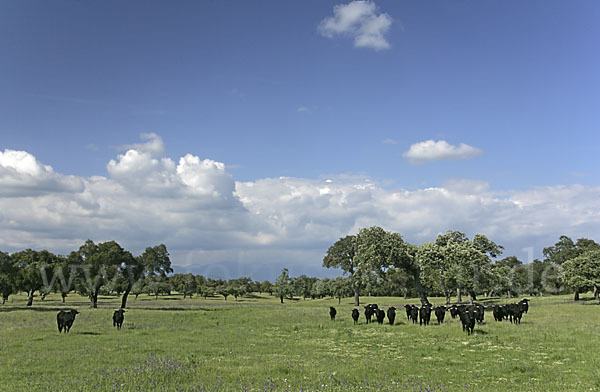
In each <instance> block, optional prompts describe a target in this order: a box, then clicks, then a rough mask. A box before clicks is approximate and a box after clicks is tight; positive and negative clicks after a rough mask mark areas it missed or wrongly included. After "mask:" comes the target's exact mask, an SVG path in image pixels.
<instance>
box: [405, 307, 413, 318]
mask: <svg viewBox="0 0 600 392" xmlns="http://www.w3.org/2000/svg"><path fill="white" fill-rule="evenodd" d="M404 309H406V319H407V320H410V313H411V311H412V306H411V305H404Z"/></svg>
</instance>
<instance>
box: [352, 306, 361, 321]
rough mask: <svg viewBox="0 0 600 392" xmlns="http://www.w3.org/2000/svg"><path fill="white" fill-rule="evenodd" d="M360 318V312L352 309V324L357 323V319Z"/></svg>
mask: <svg viewBox="0 0 600 392" xmlns="http://www.w3.org/2000/svg"><path fill="white" fill-rule="evenodd" d="M359 317H360V312H359V311H358V309H352V320H354V324H356V323H358V318H359Z"/></svg>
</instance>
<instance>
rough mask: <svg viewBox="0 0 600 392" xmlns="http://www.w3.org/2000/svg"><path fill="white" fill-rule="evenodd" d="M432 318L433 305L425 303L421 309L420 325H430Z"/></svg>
mask: <svg viewBox="0 0 600 392" xmlns="http://www.w3.org/2000/svg"><path fill="white" fill-rule="evenodd" d="M429 320H431V305H430V304H428V305H423V306H421V309H420V310H419V325H429Z"/></svg>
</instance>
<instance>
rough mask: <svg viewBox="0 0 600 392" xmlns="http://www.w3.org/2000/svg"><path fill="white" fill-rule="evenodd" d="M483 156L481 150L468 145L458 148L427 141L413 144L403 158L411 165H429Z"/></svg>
mask: <svg viewBox="0 0 600 392" xmlns="http://www.w3.org/2000/svg"><path fill="white" fill-rule="evenodd" d="M481 154H482V151H481V150H480V149H478V148H475V147H472V146H469V145H468V144H464V143H460V145H459V146H458V147H457V146H453V145H452V144H449V143H448V142H446V141H445V140H439V141H434V140H426V141H424V142H420V143H415V144H413V145H412V146H410V149H409V150H408V151H406V152H405V153H403V154H402V156H403V157H405V158H407V159H408V160H409V162H411V163H427V162H434V161H440V160H459V159H471V158H474V157H476V156H478V155H481Z"/></svg>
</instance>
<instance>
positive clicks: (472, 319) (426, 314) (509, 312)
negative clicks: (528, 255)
mask: <svg viewBox="0 0 600 392" xmlns="http://www.w3.org/2000/svg"><path fill="white" fill-rule="evenodd" d="M364 308H365V311H364V314H365V319H366V321H367V324H369V323H371V322H372V319H373V317H375V320H377V323H378V324H383V323H384V321H385V317H386V316H387V319H388V323H389V324H390V325H394V322H395V320H396V308H395V307H393V306H390V307H388V309H387V313H386V312H385V311H384V310H383V309H379V306H378V305H377V304H369V305H366V306H365V307H364ZM404 309H405V310H406V318H407V319H408V320H409V321H412V322H413V324H416V323H417V322H418V323H419V325H425V326H427V325H429V321H430V320H431V313H432V311H433V314H434V315H435V318H436V319H437V322H438V324H441V323H443V322H444V318H445V317H446V312H447V311H449V312H450V316H451V317H452V318H453V319H454V318H456V317H458V318H459V319H460V322H461V324H462V329H463V331H466V332H467V333H468V334H469V335H470V334H472V333H473V329H474V328H475V323H477V324H481V323H483V318H484V316H485V310H486V307H485V306H484V305H482V304H478V303H476V304H472V305H452V306H435V307H434V306H433V305H432V304H426V305H422V306H421V307H420V308H419V307H418V306H416V305H404ZM528 311H529V300H528V299H527V298H524V299H522V300H521V301H519V302H518V303H513V304H506V305H494V306H493V314H494V320H496V321H502V320H509V321H510V322H511V323H512V324H521V317H523V313H527V312H528ZM78 314H79V312H78V311H77V310H74V309H71V310H61V311H60V312H58V314H57V315H56V322H57V324H58V332H59V333H62V332H64V333H68V332H69V331H70V330H71V327H72V326H73V322H74V321H75V316H77V315H78ZM336 314H337V310H336V309H335V308H334V307H333V306H330V307H329V317H330V318H331V320H332V321H335V316H336ZM359 318H360V312H359V311H358V309H352V319H353V320H354V324H358V319H359ZM124 320H125V309H122V308H121V309H118V310H115V311H114V313H113V326H114V327H117V329H121V327H122V326H123V321H124Z"/></svg>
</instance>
